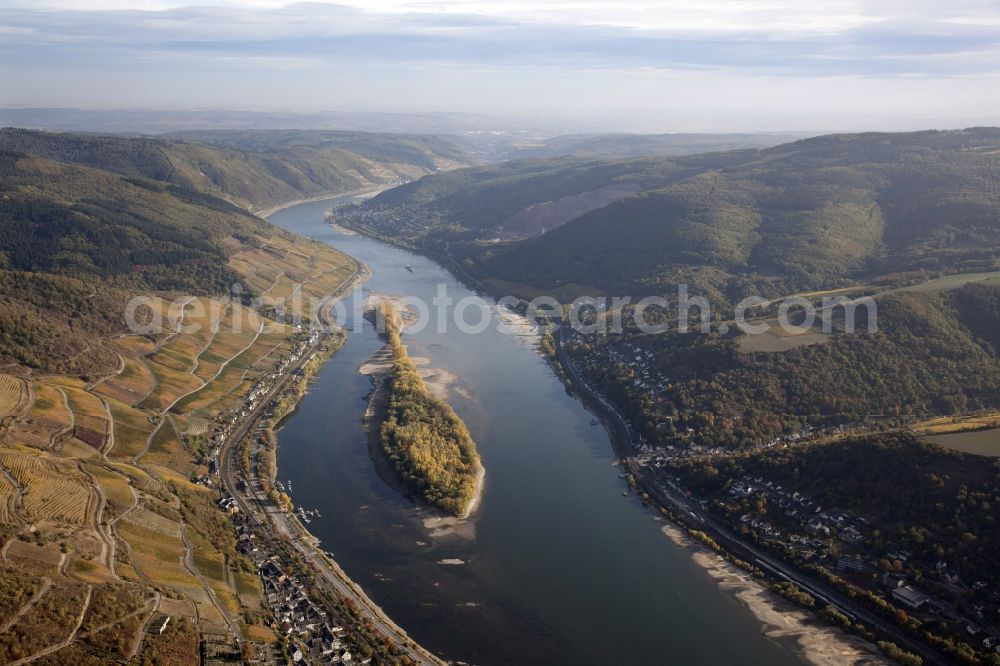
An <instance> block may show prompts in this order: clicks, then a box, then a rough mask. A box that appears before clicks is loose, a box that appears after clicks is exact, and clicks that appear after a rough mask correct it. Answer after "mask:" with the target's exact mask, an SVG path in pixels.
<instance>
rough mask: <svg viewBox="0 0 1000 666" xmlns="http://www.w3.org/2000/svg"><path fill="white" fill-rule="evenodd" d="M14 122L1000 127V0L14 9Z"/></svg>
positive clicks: (10, 91) (7, 13)
mask: <svg viewBox="0 0 1000 666" xmlns="http://www.w3.org/2000/svg"><path fill="white" fill-rule="evenodd" d="M0 104H4V105H35V106H86V107H162V108H230V109H239V108H245V109H266V110H304V111H305V110H308V111H315V110H327V109H337V110H383V111H399V112H409V111H471V112H490V113H494V114H496V113H502V114H512V115H519V116H532V115H539V116H546V117H563V116H565V117H572V118H584V119H591V120H600V121H602V122H606V123H607V125H608V128H609V129H619V130H621V129H633V130H643V131H689V130H712V131H715V130H747V129H771V130H773V129H794V130H822V129H864V128H871V129H894V128H896V129H911V128H916V127H931V126H935V127H945V126H950V127H955V126H965V125H971V124H992V125H1000V0H934V1H929V0H856V1H853V2H852V1H851V0H842V1H834V0H657V1H654V0H625V1H622V2H612V1H610V0H533V1H530V2H529V1H527V0H515V1H512V2H496V3H493V2H482V1H480V0H438V1H435V0H410V1H407V0H364V1H362V0H347V1H344V2H337V3H326V2H309V3H288V2H281V1H280V0H251V1H249V2H229V1H226V0H202V1H201V2H184V1H181V0H137V1H134V2H127V1H125V0H89V1H86V2H72V1H70V0H24V1H21V0H13V1H11V0H7V1H3V0H0Z"/></svg>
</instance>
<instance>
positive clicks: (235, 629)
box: [181, 520, 241, 639]
mask: <svg viewBox="0 0 1000 666" xmlns="http://www.w3.org/2000/svg"><path fill="white" fill-rule="evenodd" d="M181 542H182V543H183V544H184V558H183V559H184V568H186V569H187V570H188V571H190V572H191V575H192V576H194V577H195V578H197V579H198V582H199V583H201V586H202V587H203V588H204V589H205V594H207V595H208V599H209V601H211V602H212V605H213V606H215V609H216V610H217V611H219V615H221V616H222V619H223V620H225V622H226V624H227V625H229V631H230V632H232V635H233V637H234V638H237V639H239V638H241V636H240V628H239V626H238V625H237V624H236V623H235V622H234V621H233V619H232V618H231V617H229V613H227V612H226V609H225V608H223V606H222V604H221V603H220V602H219V599H218V597H216V596H215V590H213V589H212V586H211V585H209V584H208V581H206V580H205V577H204V576H202V575H201V572H200V571H198V567H196V566H195V565H194V560H193V555H192V550H191V544H190V543H189V542H188V539H187V523H185V522H184V521H183V520H181ZM195 606H196V607H197V604H195Z"/></svg>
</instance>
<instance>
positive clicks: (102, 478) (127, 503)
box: [85, 464, 135, 517]
mask: <svg viewBox="0 0 1000 666" xmlns="http://www.w3.org/2000/svg"><path fill="white" fill-rule="evenodd" d="M85 469H86V470H87V471H88V472H90V473H91V474H93V475H94V477H95V478H96V479H97V482H98V483H99V484H100V485H101V490H103V491H104V495H105V497H107V500H108V505H107V508H106V510H105V511H106V513H107V514H108V515H110V516H111V517H114V516H120V515H121V514H123V513H125V512H126V511H128V510H129V509H130V508H131V507H132V505H133V504H134V503H135V495H134V494H133V493H132V489H131V488H130V487H129V482H128V477H126V476H124V475H123V474H121V473H119V472H113V471H111V470H109V469H107V468H105V467H101V466H100V465H94V464H88V465H85Z"/></svg>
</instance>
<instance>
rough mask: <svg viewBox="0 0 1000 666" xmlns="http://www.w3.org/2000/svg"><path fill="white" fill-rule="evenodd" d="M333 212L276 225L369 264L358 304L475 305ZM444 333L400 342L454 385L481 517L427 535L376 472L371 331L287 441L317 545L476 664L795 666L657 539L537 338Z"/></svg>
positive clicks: (450, 653)
mask: <svg viewBox="0 0 1000 666" xmlns="http://www.w3.org/2000/svg"><path fill="white" fill-rule="evenodd" d="M330 205H331V203H330V202H329V201H327V202H315V203H307V204H302V205H298V206H294V207H291V208H287V209H285V210H281V211H279V212H277V213H275V214H274V215H273V216H271V218H270V220H271V221H272V222H274V223H275V224H278V225H280V226H282V227H284V228H286V229H289V230H291V231H295V232H297V233H299V234H303V235H305V236H310V237H313V238H317V239H320V240H323V241H325V242H328V243H330V244H332V245H334V246H335V247H337V248H338V249H340V250H342V251H344V252H346V253H347V254H350V255H352V256H354V257H356V258H358V259H360V260H361V261H364V262H365V263H366V264H367V265H368V266H369V267H370V268H371V269H372V277H371V279H370V281H369V282H368V283H367V284H366V285H365V287H364V289H365V290H366V291H375V292H379V293H386V294H393V295H410V296H415V297H420V298H423V299H425V300H426V301H427V302H428V303H429V302H430V299H431V298H432V297H433V296H434V294H435V293H436V290H437V288H438V285H439V284H445V285H447V288H448V291H449V294H450V295H452V296H453V297H455V298H456V299H459V298H462V297H463V296H468V295H471V293H472V292H470V291H469V290H468V289H466V288H465V287H463V286H462V285H461V283H459V282H458V281H457V280H456V279H455V278H454V277H453V276H452V275H451V274H450V273H449V272H448V271H447V270H445V269H444V268H442V267H441V266H439V265H438V264H436V263H434V262H433V261H431V260H429V259H426V258H424V257H420V256H417V255H414V254H412V253H410V252H407V251H405V250H402V249H399V248H396V247H392V246H389V245H386V244H384V243H380V242H377V241H374V240H371V239H368V238H365V237H363V236H358V235H353V234H349V233H342V232H340V231H337V230H335V229H333V228H332V227H330V226H329V225H328V224H326V223H325V222H324V211H325V210H326V209H328V208H329V206H330ZM407 266H409V267H410V268H411V269H412V271H411V270H408V269H407ZM469 319H470V321H471V320H474V317H473V316H472V315H471V314H470V317H469ZM344 323H345V324H346V325H347V326H348V327H349V328H350V327H351V326H352V325H353V323H354V322H352V321H345V322H344ZM434 329H435V327H433V326H430V327H428V328H427V329H425V330H424V331H421V332H418V333H412V334H406V335H405V336H404V341H405V342H406V343H407V344H408V346H409V349H410V354H411V356H413V357H417V358H421V357H423V358H427V359H429V366H430V367H432V368H437V369H441V370H443V371H446V373H447V374H450V375H453V376H454V378H455V381H454V382H453V383H452V385H451V387H450V391H449V394H448V400H449V402H450V403H451V404H452V405H453V406H454V408H455V410H456V411H457V412H458V413H459V415H461V416H462V417H463V418H464V419H465V421H466V423H467V424H468V426H469V429H470V431H471V432H472V435H473V437H474V438H475V440H476V442H477V444H478V446H479V451H480V455H481V457H482V460H483V464H484V466H485V468H486V485H485V492H484V496H483V502H482V504H481V506H480V507H479V510H478V511H477V512H476V514H475V516H474V518H473V519H472V520H470V521H469V522H468V524H467V525H465V526H464V528H463V529H462V530H461V533H451V534H444V535H436V534H434V533H433V532H432V531H431V530H430V529H429V528H428V527H427V526H425V519H426V518H427V517H428V512H427V510H426V509H423V508H421V507H418V506H416V505H414V504H413V503H412V502H411V501H410V500H408V499H406V498H405V497H403V496H402V495H401V494H400V493H399V492H397V491H396V490H394V489H393V488H391V487H390V486H389V485H388V484H387V483H386V482H385V481H383V480H382V479H381V478H380V477H379V476H378V474H377V473H376V468H375V465H374V464H373V462H372V459H371V457H370V456H369V452H368V447H367V441H366V435H365V433H364V432H363V430H362V426H361V416H362V413H363V411H364V408H365V396H366V395H367V394H368V393H369V391H370V387H371V382H370V380H369V379H368V378H367V377H365V376H362V375H360V374H359V373H358V368H359V366H360V365H361V364H362V363H364V362H365V361H366V360H368V359H369V358H370V357H371V356H372V355H373V354H374V353H375V352H376V351H377V350H378V349H379V347H380V346H381V344H382V342H381V340H380V339H379V338H378V336H377V335H376V333H375V331H374V330H373V327H372V326H371V325H370V324H368V323H367V322H365V323H364V324H363V329H362V330H361V331H359V332H354V333H351V334H350V336H349V337H348V341H347V343H346V344H345V345H344V347H343V348H342V349H341V350H340V351H339V352H338V353H337V354H336V355H335V356H334V357H333V358H332V359H331V360H330V361H329V362H328V363H327V364H326V365H325V366H324V367H323V368H322V370H321V371H320V372H319V374H318V375H317V377H316V379H315V381H314V383H313V385H312V386H311V388H310V391H309V393H308V394H307V395H306V397H305V398H304V399H303V400H302V402H301V404H300V405H299V408H298V410H297V411H296V412H295V413H294V414H293V415H292V416H291V417H290V418H289V419H288V420H287V422H286V423H285V425H284V426H283V427H282V429H281V430H280V432H279V435H278V439H279V446H278V478H279V479H280V480H282V481H284V482H290V483H291V487H292V492H291V495H292V499H293V501H294V503H295V504H296V506H301V507H304V508H307V509H318V510H319V512H320V514H321V517H320V518H314V519H313V520H312V522H311V523H310V524H309V525H308V527H309V529H310V531H312V533H313V534H315V535H316V536H317V537H318V538H319V539H320V540H321V541H322V544H323V547H324V548H325V549H327V550H329V551H330V552H331V553H332V554H333V556H334V557H335V559H336V560H337V562H338V563H339V564H340V565H341V566H342V567H343V569H344V570H345V571H346V572H347V574H348V575H349V576H350V577H351V578H352V579H353V580H355V581H356V582H358V583H359V584H360V585H361V586H362V587H363V588H364V589H365V591H366V592H367V593H368V595H369V596H370V597H371V598H372V599H374V600H375V602H376V603H378V604H379V605H380V606H381V607H382V608H383V609H384V610H385V611H386V612H387V613H388V615H389V616H390V617H392V618H393V620H395V621H396V622H397V623H398V624H399V625H400V626H402V627H403V628H404V629H405V630H406V631H407V632H408V633H409V634H410V635H411V636H412V637H413V638H414V639H415V640H417V641H419V642H420V643H421V644H423V645H424V646H425V647H427V648H429V649H430V650H432V651H433V652H435V653H436V654H439V655H441V656H442V657H444V658H446V659H450V660H456V661H463V662H468V663H473V664H483V665H488V664H580V665H586V664H608V663H629V664H686V665H687V664H774V665H779V666H780V665H783V664H799V663H802V661H801V659H800V657H799V656H797V654H795V653H794V651H793V649H792V648H793V647H794V646H785V645H782V644H780V643H779V642H776V641H773V640H771V639H769V638H768V637H766V636H765V635H764V634H763V633H762V630H761V625H760V623H759V621H758V620H757V619H755V617H754V616H753V615H752V614H751V613H750V611H749V610H748V609H746V608H745V607H744V606H743V605H742V604H741V603H740V602H739V601H738V600H737V599H735V598H734V597H733V596H731V595H730V594H728V593H726V592H724V591H722V590H721V589H719V588H718V586H716V585H715V584H714V583H713V582H712V580H711V579H710V578H709V576H708V575H707V574H706V573H705V571H704V570H703V569H701V568H700V567H699V566H698V565H696V564H695V563H694V562H693V561H692V559H691V554H690V553H689V552H688V551H686V550H685V549H683V548H680V547H678V546H677V545H675V544H674V543H673V542H672V541H670V540H669V539H668V538H666V537H665V536H664V535H663V534H662V533H661V531H660V528H661V527H662V523H661V522H659V521H660V518H659V517H658V516H657V515H656V514H655V512H653V511H652V510H650V509H646V508H644V507H643V506H642V505H641V503H640V502H639V501H638V499H637V498H635V496H634V495H633V494H632V493H629V495H628V497H624V496H623V495H622V493H623V491H625V490H626V485H625V482H624V481H623V480H622V479H621V478H620V477H619V468H618V467H616V466H615V456H614V453H613V451H612V448H611V444H610V442H609V439H608V435H607V433H606V432H605V431H604V430H603V429H602V428H600V427H597V426H594V425H591V423H592V417H591V415H590V414H589V413H588V412H587V411H586V410H584V408H583V407H582V406H581V405H580V403H579V402H577V401H576V400H575V399H574V398H572V397H570V396H569V395H568V394H567V393H566V391H565V389H564V387H563V385H562V384H561V382H560V381H559V379H558V378H557V377H556V376H555V374H554V373H553V372H552V370H551V369H550V368H549V366H548V365H547V363H546V362H545V360H544V359H543V358H542V356H541V355H540V354H539V353H538V351H537V350H536V348H535V346H534V343H533V342H532V340H531V339H529V338H524V337H519V336H516V335H509V334H501V333H499V332H498V331H496V330H495V329H494V328H493V327H490V328H489V329H487V330H486V331H484V332H482V333H479V334H471V333H462V332H460V331H458V330H457V328H456V327H455V326H450V327H449V330H448V332H447V333H444V334H441V333H437V332H436V331H435V330H434ZM446 373H441V374H442V375H444V374H446Z"/></svg>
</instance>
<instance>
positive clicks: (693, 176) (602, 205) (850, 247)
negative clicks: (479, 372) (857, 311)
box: [341, 128, 1000, 301]
mask: <svg viewBox="0 0 1000 666" xmlns="http://www.w3.org/2000/svg"><path fill="white" fill-rule="evenodd" d="M998 173H1000V130H997V129H990V128H976V129H968V130H961V131H943V132H918V133H904V134H857V135H833V136H826V137H817V138H813V139H806V140H802V141H796V142H793V143H788V144H783V145H780V146H775V147H772V148H765V149H751V150H738V151H730V152H722V153H711V154H706V155H693V156H681V157H673V158H656V159H650V158H641V159H630V160H610V161H608V160H593V159H583V158H563V159H560V160H528V161H523V162H514V163H508V164H504V165H501V166H499V167H473V168H469V169H464V170H458V171H455V172H449V173H447V174H441V175H435V176H428V177H426V178H424V179H422V180H420V181H417V182H415V183H411V184H409V185H406V186H404V187H401V188H397V189H395V190H391V191H389V192H386V193H384V194H382V195H380V196H379V197H376V198H374V199H372V200H371V201H369V202H368V203H366V204H365V205H364V206H363V207H361V208H359V209H357V210H354V211H350V210H348V211H344V212H343V214H342V215H341V218H342V219H343V221H344V222H345V223H347V224H349V225H356V226H358V227H359V228H362V229H367V230H369V231H371V232H374V233H378V234H380V235H382V236H385V237H389V238H397V239H399V240H403V241H405V242H409V243H415V244H417V245H422V246H424V247H426V248H430V249H434V250H438V251H447V252H448V253H449V254H451V255H453V256H454V257H455V258H456V259H459V260H461V261H463V262H464V263H465V266H466V268H467V269H468V270H469V272H470V273H472V274H473V275H475V276H476V277H478V278H480V279H485V280H494V281H495V284H498V285H503V286H504V287H507V288H511V289H513V290H514V291H515V292H518V293H520V294H522V295H527V294H532V293H537V292H539V291H547V292H552V293H561V294H563V295H573V294H575V293H581V292H591V293H610V292H614V293H618V294H633V295H639V294H650V293H662V292H664V291H666V290H669V288H670V285H673V284H676V283H678V282H681V281H687V282H692V283H694V284H696V285H698V286H701V287H704V288H705V289H707V290H709V291H711V292H712V294H713V296H715V297H717V298H721V299H722V300H727V301H731V300H733V299H736V298H737V297H741V296H743V295H746V294H748V293H753V292H761V293H764V294H765V295H781V294H783V293H788V292H789V291H790V290H805V289H815V288H819V287H824V288H829V287H833V286H840V285H845V284H850V283H852V282H853V281H855V280H858V279H861V278H865V277H868V276H872V275H882V274H887V273H902V272H914V271H917V272H919V271H923V272H929V273H944V272H962V271H971V270H983V269H990V268H993V267H994V266H995V265H996V262H997V256H998V255H997V253H996V251H995V250H994V249H993V248H994V247H996V246H997V245H998V241H1000V212H998V211H1000V178H998V176H997V174H998ZM567 286H570V287H572V288H567Z"/></svg>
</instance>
